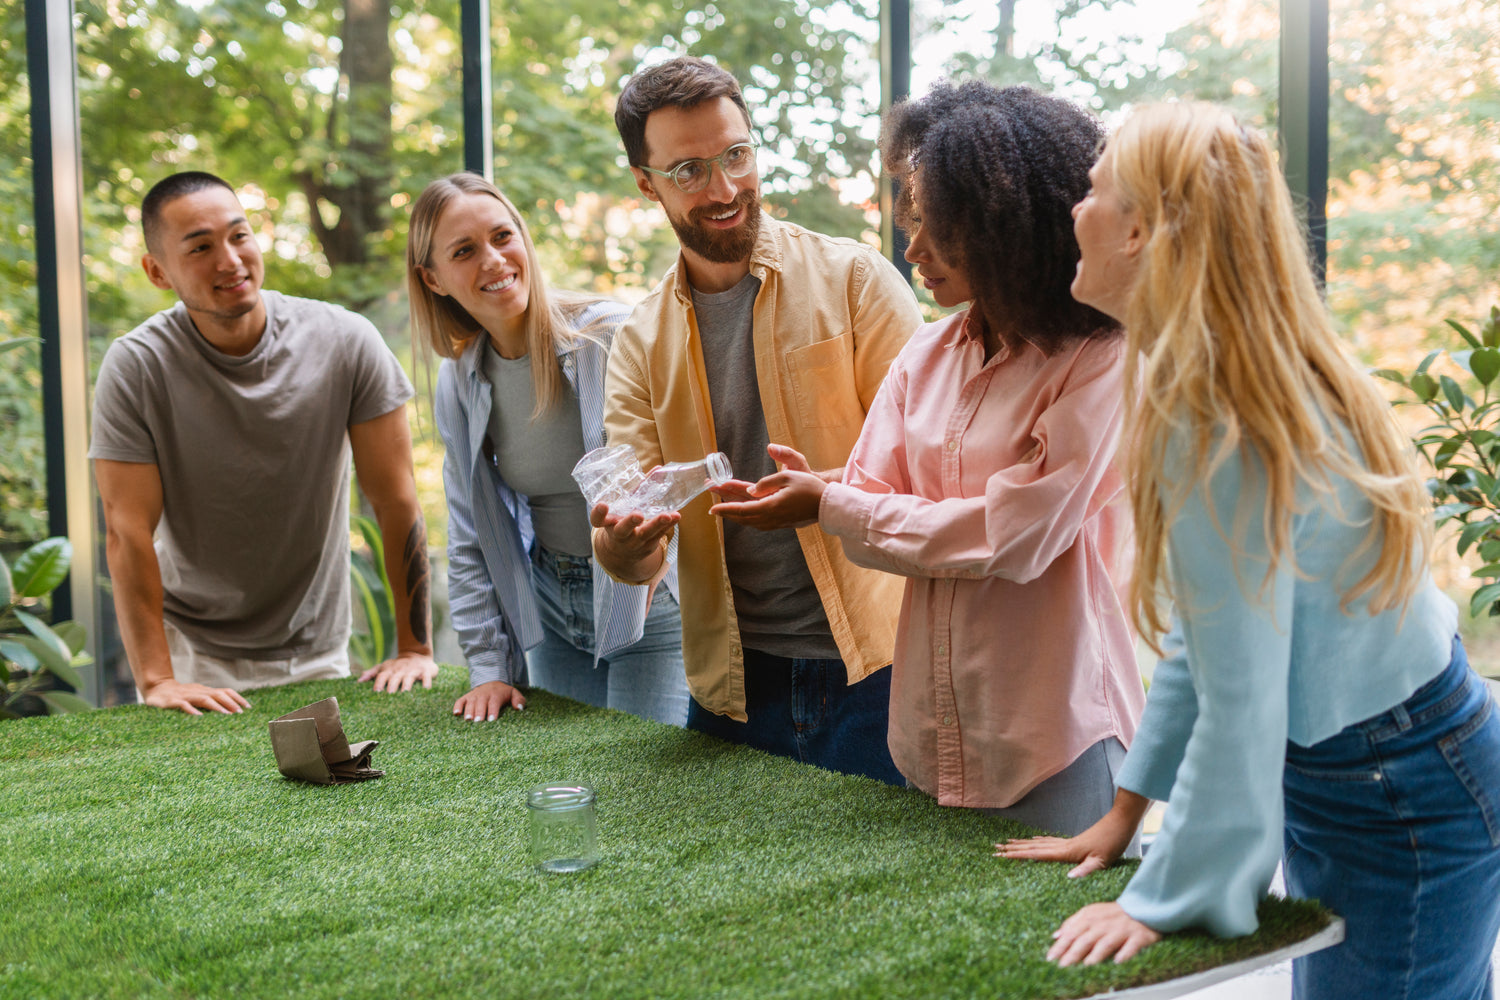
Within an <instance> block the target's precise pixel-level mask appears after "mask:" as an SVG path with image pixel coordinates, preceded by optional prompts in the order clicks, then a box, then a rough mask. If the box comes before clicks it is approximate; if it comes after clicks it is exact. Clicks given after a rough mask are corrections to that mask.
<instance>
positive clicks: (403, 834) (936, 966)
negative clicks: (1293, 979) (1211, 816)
mask: <svg viewBox="0 0 1500 1000" xmlns="http://www.w3.org/2000/svg"><path fill="white" fill-rule="evenodd" d="M465 688H466V680H465V674H464V671H463V670H461V669H454V668H452V667H444V668H443V670H442V671H441V672H440V674H439V675H438V677H437V680H436V682H435V684H434V686H433V688H432V690H421V689H418V690H414V691H412V692H411V693H410V694H403V695H399V696H392V695H386V694H376V693H375V692H374V691H372V690H371V689H370V687H369V686H368V685H359V684H356V683H354V682H353V681H348V680H345V681H325V682H317V683H312V684H297V685H289V686H286V687H280V688H267V689H263V690H257V691H253V692H250V699H251V701H252V702H253V705H252V707H251V708H250V709H249V710H247V711H246V712H245V713H244V714H243V715H234V716H225V717H215V718H211V719H210V718H190V717H188V716H185V715H182V714H181V713H177V712H159V711H155V710H151V709H146V708H142V707H135V706H132V707H128V708H119V709H110V710H106V711H104V712H101V713H96V714H95V715H92V716H90V717H89V718H87V719H73V718H68V717H59V718H48V719H34V720H29V721H27V722H26V723H24V724H21V725H18V726H14V727H11V731H10V732H7V734H6V736H5V739H4V740H3V741H0V774H4V775H5V776H6V778H7V780H8V781H9V782H11V783H12V785H13V786H14V787H16V788H20V789H25V791H26V794H24V795H6V796H0V842H6V843H13V844H39V845H45V848H46V849H38V850H26V851H13V852H11V853H10V854H9V855H7V858H6V864H7V869H6V876H7V881H6V887H7V912H6V916H7V918H8V919H7V932H6V939H5V963H6V966H5V967H6V979H5V984H6V989H5V991H4V992H6V995H7V996H10V995H14V996H25V997H28V998H37V1000H46V998H53V997H57V998H72V997H81V996H100V997H129V996H152V997H156V996H161V997H231V996H232V997H234V998H236V1000H254V998H259V997H275V998H278V1000H280V998H283V997H286V996H288V995H295V996H297V997H298V998H299V1000H325V998H328V1000H331V998H334V997H406V996H421V997H423V998H425V1000H447V998H469V997H476V996H485V997H495V998H553V997H556V998H564V997H566V998H609V1000H617V998H648V997H649V998H658V1000H700V998H706V997H717V998H748V997H829V998H832V997H847V998H854V997H880V998H883V1000H884V998H891V1000H903V998H904V1000H943V998H954V1000H957V998H963V1000H969V998H974V997H996V998H998V997H1013V998H1015V997H1020V998H1038V1000H1040V998H1063V997H1086V996H1093V995H1096V994H1101V993H1104V992H1106V991H1108V990H1110V989H1123V988H1126V987H1128V986H1133V985H1141V984H1145V983H1151V982H1160V981H1162V980H1166V979H1171V978H1173V977H1177V976H1182V975H1187V974H1189V973H1193V972H1197V971H1200V970H1202V969H1206V968H1213V967H1217V966H1221V965H1224V964H1226V963H1229V962H1233V961H1238V960H1241V959H1246V958H1249V957H1251V956H1254V955H1263V954H1265V953H1266V952H1267V951H1270V950H1272V949H1275V948H1279V947H1282V946H1285V945H1288V944H1290V943H1292V942H1295V941H1299V940H1302V939H1303V938H1305V937H1307V936H1308V935H1310V934H1312V933H1315V932H1316V931H1317V930H1319V929H1321V928H1322V927H1323V926H1324V924H1325V923H1326V921H1327V919H1328V914H1327V912H1326V911H1325V910H1322V909H1321V908H1320V907H1318V906H1317V905H1316V904H1314V903H1311V902H1308V901H1304V900H1289V899H1275V898H1272V899H1268V900H1266V901H1265V903H1264V904H1263V906H1262V908H1261V911H1260V917H1261V929H1260V930H1259V931H1258V932H1257V933H1256V934H1254V935H1250V936H1246V937H1241V938H1234V939H1229V940H1220V939H1216V938H1212V937H1209V936H1207V935H1203V934H1180V935H1172V936H1171V937H1169V938H1168V939H1166V940H1164V941H1162V942H1161V943H1159V944H1157V945H1153V946H1152V947H1151V948H1149V949H1147V950H1146V951H1145V952H1144V953H1143V954H1142V955H1141V956H1140V957H1138V958H1136V959H1133V960H1131V961H1130V962H1127V963H1125V964H1123V965H1115V964H1114V963H1113V962H1106V963H1104V964H1102V965H1097V966H1091V967H1087V968H1071V969H1059V968H1057V967H1056V966H1054V965H1052V964H1051V963H1049V962H1047V961H1046V960H1045V958H1044V955H1045V953H1046V950H1047V946H1048V944H1049V943H1050V935H1051V932H1052V930H1053V928H1055V927H1056V926H1057V925H1058V924H1059V923H1060V922H1061V921H1062V919H1063V918H1065V917H1066V916H1067V915H1069V914H1070V913H1072V912H1073V911H1074V910H1076V909H1077V908H1078V907H1080V906H1082V905H1085V904H1087V903H1091V902H1096V901H1099V900H1103V899H1112V898H1114V897H1115V896H1116V895H1118V893H1119V892H1120V891H1121V889H1122V888H1123V887H1124V884H1125V882H1126V881H1127V880H1128V879H1129V877H1130V876H1131V874H1132V873H1133V871H1134V866H1133V865H1130V864H1125V865H1120V866H1118V867H1116V868H1113V869H1110V870H1108V871H1106V872H1102V873H1100V874H1098V875H1092V876H1090V877H1088V878H1084V879H1069V878H1068V877H1067V874H1066V873H1067V867H1066V866H1064V865H1057V864H1038V863H1030V862H1020V861H1009V860H1000V859H996V858H993V857H991V852H992V850H993V849H992V848H991V846H990V845H991V844H992V843H993V842H994V841H995V840H996V839H998V838H1000V837H1009V836H1016V835H1018V834H1020V833H1022V832H1023V828H1022V827H1020V826H1018V825H1016V824H1013V823H1009V822H1006V821H1003V820H999V819H995V818H993V817H989V816H985V815H983V814H981V813H979V812H977V811H976V810H968V809H949V808H944V807H941V806H939V805H937V803H936V802H934V801H933V800H932V799H931V798H930V797H928V796H926V795H923V794H922V793H920V792H918V791H916V790H914V789H909V788H896V787H892V786H888V785H882V784H879V783H878V782H875V781H871V780H869V779H866V778H855V777H849V776H847V775H841V774H834V773H832V772H830V771H824V770H821V769H819V768H815V767H809V766H806V765H803V764H799V763H797V762H795V761H791V760H787V759H785V758H782V757H773V756H770V755H768V754H764V753H761V752H759V751H757V750H753V749H751V748H749V747H744V746H733V745H730V744H726V743H721V742H719V741H717V740H713V739H710V738H709V737H706V736H704V735H702V734H700V733H693V732H689V731H687V730H683V729H677V728H674V727H671V726H664V725H660V724H657V723H653V722H647V721H645V720H642V719H636V718H632V717H630V716H627V715H623V714H621V713H618V712H609V711H605V710H603V709H596V708H590V707H587V706H584V705H580V704H578V703H576V702H571V701H568V700H566V699H563V698H559V697H557V696H554V695H549V694H547V693H546V692H542V691H533V692H531V693H530V696H529V698H528V701H527V705H526V711H524V712H509V713H506V715H505V716H504V717H503V718H502V719H501V720H500V721H498V722H495V723H479V724H476V723H471V722H464V721H462V720H459V719H455V718H454V717H453V715H452V712H451V707H452V704H453V700H454V698H456V697H457V696H458V695H459V694H461V693H462V692H463V691H464V690H465ZM330 695H332V696H336V697H337V698H338V699H339V706H340V712H341V716H342V721H343V725H344V731H345V732H346V733H347V734H348V736H349V738H350V739H351V740H363V739H378V740H380V741H381V745H380V747H379V748H378V749H377V750H376V751H375V757H374V761H373V762H374V765H375V766H376V767H379V768H382V769H384V770H385V777H384V778H381V779H380V780H378V781H368V782H363V783H360V784H357V785H344V786H335V787H320V786H314V785H307V784H303V783H301V782H295V781H287V780H285V779H283V778H282V777H281V776H280V775H279V774H278V773H277V772H276V767H275V762H274V760H273V758H272V755H271V751H270V746H269V741H268V738H267V735H266V723H267V722H268V721H269V720H270V719H273V718H275V717H277V716H278V715H281V714H283V713H285V712H288V711H291V710H292V709H295V708H298V707H301V706H303V705H306V704H307V703H309V702H312V701H316V700H318V699H321V698H325V697H328V696H330ZM559 779H565V780H579V781H584V782H588V783H590V784H592V785H593V786H594V788H595V789H596V790H597V793H598V818H599V846H600V851H601V853H602V855H603V859H602V860H601V862H600V863H599V864H598V865H597V866H596V867H594V868H593V869H591V870H589V871H587V872H581V873H579V874H576V875H540V874H537V873H536V872H534V871H533V870H532V869H531V865H530V861H529V857H528V851H527V843H526V830H527V828H526V809H525V806H524V804H523V803H524V800H525V792H526V790H527V789H528V788H529V787H531V786H533V785H535V784H538V783H540V782H543V781H556V780H559ZM60 899H66V901H67V905H65V906H62V905H59V902H58V901H59V900H60ZM414 928H418V929H420V932H419V933H413V929H414ZM810 931H812V932H811V933H810Z"/></svg>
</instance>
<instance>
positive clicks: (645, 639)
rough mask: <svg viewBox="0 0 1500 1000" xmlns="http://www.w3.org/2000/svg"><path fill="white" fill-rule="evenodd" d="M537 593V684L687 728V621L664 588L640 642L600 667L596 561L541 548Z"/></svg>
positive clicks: (531, 654) (535, 571)
mask: <svg viewBox="0 0 1500 1000" xmlns="http://www.w3.org/2000/svg"><path fill="white" fill-rule="evenodd" d="M531 581H532V584H531V585H532V590H533V591H534V592H535V594H536V604H537V611H538V613H539V614H540V616H541V619H542V633H543V638H542V641H541V643H539V644H538V645H537V646H535V647H533V648H532V649H530V650H528V651H527V653H526V667H527V671H528V672H529V673H530V675H531V683H532V684H534V685H535V686H537V687H539V688H541V689H542V690H544V691H551V692H552V693H553V694H560V695H562V696H563V697H564V698H572V699H573V700H574V701H581V702H584V703H586V704H589V705H597V706H598V707H600V708H617V709H619V710H620V711H622V712H629V713H630V714H631V715H639V716H640V717H642V718H644V719H655V720H656V721H657V722H666V723H670V724H671V725H674V726H680V725H682V724H683V723H684V722H686V721H687V703H688V693H687V676H686V675H685V674H684V673H683V668H682V619H681V616H680V615H679V613H678V610H677V601H676V599H675V598H673V597H672V595H671V594H670V593H669V592H668V591H667V588H666V587H657V588H656V593H655V594H654V595H652V598H651V608H650V610H649V611H647V613H646V628H645V631H644V633H642V635H641V637H640V639H638V640H636V641H635V642H634V643H631V644H630V645H629V646H626V647H625V648H623V649H617V650H615V651H614V652H613V653H610V654H609V655H608V656H606V657H601V658H600V660H599V665H598V666H597V667H595V666H594V574H593V569H592V567H591V562H590V560H589V559H587V558H585V557H583V556H570V555H564V554H563V553H560V552H551V551H548V550H547V549H544V548H542V547H541V546H540V545H538V546H537V547H536V552H535V553H534V554H533V555H532V559H531Z"/></svg>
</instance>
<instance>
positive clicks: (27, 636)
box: [0, 538, 93, 719]
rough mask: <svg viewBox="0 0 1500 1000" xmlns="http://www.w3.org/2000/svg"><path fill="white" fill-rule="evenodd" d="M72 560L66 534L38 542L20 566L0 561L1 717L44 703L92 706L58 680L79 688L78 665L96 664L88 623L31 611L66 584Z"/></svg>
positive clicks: (64, 707) (61, 707)
mask: <svg viewBox="0 0 1500 1000" xmlns="http://www.w3.org/2000/svg"><path fill="white" fill-rule="evenodd" d="M72 560H73V547H72V545H71V544H69V542H68V540H67V539H66V538H48V539H46V540H44V541H41V542H37V543H36V544H35V545H33V546H31V548H29V549H27V550H26V551H25V552H24V553H22V554H21V556H20V558H18V559H17V560H16V561H15V565H14V566H11V565H7V564H6V562H5V560H4V559H0V684H3V685H4V700H3V701H0V719H13V718H16V717H17V716H19V715H22V714H34V710H35V709H36V707H37V706H38V703H40V705H41V706H44V707H45V710H46V711H49V712H85V711H88V710H89V708H90V707H91V706H90V705H89V703H88V702H86V701H84V700H83V699H82V698H80V697H78V696H77V695H75V694H70V693H69V692H67V691H59V690H56V689H55V685H54V684H53V680H54V679H55V680H58V681H61V682H62V683H64V684H67V685H68V686H70V687H73V688H78V687H81V686H82V683H83V682H82V680H81V679H80V678H79V676H78V671H77V668H78V667H81V666H87V665H88V664H89V663H92V662H93V660H92V659H91V658H90V657H89V655H88V654H87V653H85V652H84V640H85V634H84V630H83V626H82V625H79V624H78V623H77V622H72V621H68V622H61V623H59V624H57V625H55V626H52V625H48V624H47V623H46V622H44V621H42V619H40V618H38V617H37V616H36V615H35V614H33V613H32V612H31V611H29V610H26V609H27V608H34V606H35V605H36V604H38V603H39V602H40V601H41V600H42V599H44V598H46V597H47V596H49V595H50V594H51V593H52V591H53V590H55V589H56V588H57V585H58V584H60V583H62V581H63V580H64V579H65V578H66V577H67V575H68V566H69V564H70V563H71V562H72ZM28 709H31V710H33V711H31V712H28Z"/></svg>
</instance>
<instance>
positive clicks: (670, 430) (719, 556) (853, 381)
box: [604, 216, 922, 722]
mask: <svg viewBox="0 0 1500 1000" xmlns="http://www.w3.org/2000/svg"><path fill="white" fill-rule="evenodd" d="M750 271H751V273H752V274H754V275H755V276H756V277H757V278H759V279H760V282H761V286H760V291H759V293H758V294H757V295H756V298H755V309H754V314H753V336H754V338H755V369H756V375H757V379H758V381H759V389H760V401H761V408H762V410H763V411H764V413H765V419H766V430H767V431H768V432H769V434H770V439H771V440H772V441H773V442H776V443H778V444H787V445H790V446H791V447H793V448H796V449H797V450H798V451H800V452H802V454H804V455H806V456H807V460H808V462H809V463H810V464H811V465H812V467H813V468H815V469H832V468H838V467H840V466H842V465H843V464H844V462H845V461H846V460H847V459H848V457H849V452H850V451H851V450H852V449H853V447H854V442H855V441H856V440H858V438H859V432H860V428H861V427H863V426H864V420H865V412H866V411H867V410H868V409H869V407H870V404H871V403H872V402H873V401H874V399H875V393H876V391H877V390H878V389H879V388H880V383H881V381H882V380H883V379H884V378H885V372H886V368H888V367H889V366H890V363H891V360H892V359H893V358H894V357H895V356H896V355H897V354H898V353H899V352H900V350H901V348H902V346H903V345H904V344H905V343H906V340H907V338H908V337H910V336H911V333H912V331H914V330H915V329H916V328H917V327H918V326H919V325H920V324H921V321H922V319H921V314H920V313H919V312H918V310H917V303H916V299H915V298H914V297H913V296H912V293H911V288H910V287H909V286H908V285H907V283H906V282H905V281H904V280H903V279H902V278H901V275H900V273H899V272H898V271H897V270H896V269H895V268H894V267H893V266H892V265H891V264H890V262H889V261H887V260H885V258H883V257H881V256H880V254H879V253H878V252H877V251H876V250H875V249H874V248H873V247H869V246H866V245H865V244H863V243H859V242H857V241H855V240H848V239H837V238H834V237H831V236H824V235H822V234H820V233H814V232H810V231H808V230H806V229H803V228H801V227H800V226H795V225H792V224H790V223H785V222H778V221H777V220H775V219H772V218H771V217H770V216H762V218H761V230H760V237H759V238H758V239H757V241H756V244H755V247H754V249H753V250H752V251H751V254H750ZM604 427H605V431H606V434H607V436H608V440H609V443H610V444H620V443H625V444H629V445H630V446H631V447H632V448H633V449H634V450H635V453H636V456H637V458H639V459H640V463H641V468H643V469H647V470H649V469H652V468H654V467H656V466H657V465H660V464H662V463H663V462H691V461H695V460H697V459H700V458H702V457H704V456H705V455H707V454H708V453H710V452H713V451H716V450H718V449H717V445H716V444H715V440H716V438H715V434H714V422H713V412H712V408H711V407H710V405H709V396H708V381H707V375H706V372H705V369H704V365H703V349H702V342H701V341H700V339H699V336H698V324H697V320H696V318H695V316H694V313H693V300H692V292H691V288H690V286H689V284H688V280H687V272H686V269H685V268H684V266H683V262H682V260H681V259H680V258H679V259H678V261H677V263H676V264H675V265H673V267H672V268H671V270H669V271H668V272H667V274H666V276H665V277H664V278H663V279H662V281H661V284H659V285H658V286H657V287H656V289H655V290H654V291H652V293H651V294H650V295H649V296H648V297H647V298H646V299H645V300H644V301H643V302H642V303H641V304H640V305H639V306H637V307H636V309H635V311H634V312H633V313H631V315H630V318H629V319H628V320H627V321H626V322H625V325H624V326H623V327H622V328H621V329H620V332H619V333H618V334H617V335H616V336H615V342H614V347H613V349H612V350H611V352H610V359H609V374H608V376H607V377H606V379H605V412H604ZM713 502H714V501H713V499H712V498H711V497H710V496H708V495H704V496H700V497H698V498H697V499H696V500H694V501H693V502H692V503H691V504H689V505H688V506H687V507H686V508H684V509H683V511H682V522H681V523H680V524H679V525H678V528H677V538H676V542H677V545H676V550H677V559H678V574H679V584H680V587H679V589H680V594H681V604H682V654H683V661H684V664H685V666H686V669H687V677H688V687H689V689H690V690H691V691H692V694H693V698H694V699H695V700H696V701H697V702H698V704H700V705H702V706H703V707H704V708H706V709H708V710H709V711H711V712H716V713H718V714H720V715H728V716H730V717H731V718H734V719H737V720H739V721H742V722H743V721H745V719H746V714H745V669H744V655H743V650H742V649H741V646H740V630H739V622H738V620H737V619H736V617H735V612H734V597H733V594H732V592H731V590H730V586H729V573H728V570H727V569H726V567H725V562H724V539H723V531H722V527H721V525H720V523H719V521H718V519H717V518H715V517H713V516H712V515H711V514H709V513H708V509H709V507H710V506H712V505H713ZM797 540H798V542H800V543H801V546H802V554H803V556H804V557H805V558H806V559H807V567H808V570H809V571H810V572H811V573H812V578H813V583H814V584H816V586H817V588H818V594H819V596H820V597H821V598H822V600H823V608H824V611H825V612H826V613H827V615H828V623H829V626H830V627H831V629H832V632H833V638H834V641H835V642H837V643H838V647H839V652H840V654H841V655H842V657H843V660H844V665H845V667H846V669H847V670H848V675H849V683H851V684H852V683H854V682H855V681H858V680H861V679H863V678H865V677H867V676H868V675H869V674H871V673H873V672H874V671H876V670H878V669H880V668H881V667H884V666H886V665H887V664H889V663H890V662H891V654H892V651H893V649H894V648H895V634H896V617H897V614H898V612H899V610H900V607H901V592H902V587H903V581H902V580H901V579H900V578H899V577H895V576H889V575H886V574H884V573H880V572H878V571H874V570H867V569H861V568H860V567H857V566H855V565H854V564H852V563H851V562H849V560H848V559H847V558H846V557H845V555H844V552H843V548H842V546H841V545H840V544H839V543H838V541H837V540H836V539H834V538H831V537H829V536H828V535H825V534H824V533H823V532H822V531H820V530H819V529H818V528H817V527H816V526H811V527H807V528H802V529H800V530H798V532H797Z"/></svg>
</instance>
